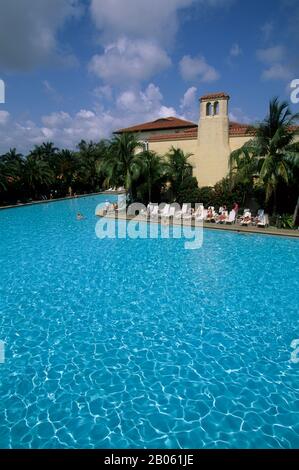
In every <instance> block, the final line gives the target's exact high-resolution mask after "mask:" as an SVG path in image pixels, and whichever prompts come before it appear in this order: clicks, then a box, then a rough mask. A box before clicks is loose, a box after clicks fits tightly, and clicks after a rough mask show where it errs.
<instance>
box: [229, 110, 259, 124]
mask: <svg viewBox="0 0 299 470" xmlns="http://www.w3.org/2000/svg"><path fill="white" fill-rule="evenodd" d="M229 120H230V121H233V122H240V123H244V124H249V123H252V122H254V121H257V118H253V117H250V116H248V115H247V114H245V113H244V111H243V110H242V109H241V108H238V107H235V108H233V109H232V110H231V111H230V113H229Z"/></svg>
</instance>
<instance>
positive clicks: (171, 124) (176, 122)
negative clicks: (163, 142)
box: [114, 116, 197, 134]
mask: <svg viewBox="0 0 299 470" xmlns="http://www.w3.org/2000/svg"><path fill="white" fill-rule="evenodd" d="M192 127H193V128H196V129H197V124H195V123H194V122H191V121H185V120H184V119H179V118H176V117H172V116H170V117H166V118H160V119H156V120H155V121H150V122H144V123H142V124H137V125H135V126H131V127H126V128H124V129H119V130H117V131H115V132H114V134H122V133H123V132H141V131H156V130H164V129H184V128H192Z"/></svg>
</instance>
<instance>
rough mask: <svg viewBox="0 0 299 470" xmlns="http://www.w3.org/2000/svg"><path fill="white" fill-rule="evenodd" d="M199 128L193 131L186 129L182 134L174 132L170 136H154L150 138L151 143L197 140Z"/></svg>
mask: <svg viewBox="0 0 299 470" xmlns="http://www.w3.org/2000/svg"><path fill="white" fill-rule="evenodd" d="M197 131H198V129H197V127H194V128H193V129H186V130H184V131H181V132H173V133H170V134H157V135H152V136H151V137H149V138H148V141H149V142H160V141H162V140H185V139H187V140H188V139H191V140H192V139H197Z"/></svg>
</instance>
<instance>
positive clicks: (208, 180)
mask: <svg viewBox="0 0 299 470" xmlns="http://www.w3.org/2000/svg"><path fill="white" fill-rule="evenodd" d="M228 101H229V95H227V94H226V93H213V94H209V95H205V96H202V97H201V98H200V119H199V126H198V136H197V148H198V151H197V164H196V177H197V180H198V184H199V186H214V185H215V183H217V181H219V180H221V179H222V178H224V177H225V176H226V175H227V173H228V168H229V155H230V147H229V119H228Z"/></svg>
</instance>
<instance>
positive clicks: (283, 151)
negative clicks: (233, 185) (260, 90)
mask: <svg viewBox="0 0 299 470" xmlns="http://www.w3.org/2000/svg"><path fill="white" fill-rule="evenodd" d="M298 118H299V114H292V113H291V110H290V108H289V105H288V103H287V102H285V101H284V102H279V100H278V98H274V99H272V100H271V101H270V105H269V113H268V115H267V117H266V118H265V119H264V121H263V122H261V123H260V124H259V125H258V126H257V127H256V129H255V131H256V133H255V137H254V138H253V139H251V140H249V141H248V142H246V143H245V144H244V145H243V146H242V147H241V148H240V149H238V150H235V151H234V152H232V154H231V157H230V162H231V172H232V174H233V175H234V176H233V179H234V181H235V182H237V181H239V182H240V180H242V179H243V181H244V180H245V181H247V182H248V181H249V180H250V179H251V180H252V181H253V184H255V185H256V186H260V187H263V188H264V189H265V194H266V202H268V201H269V200H270V198H271V197H272V198H273V212H274V213H276V209H277V189H278V187H279V186H280V185H283V184H288V183H289V180H290V178H292V173H293V171H294V167H295V166H296V165H298V155H299V153H298V145H297V144H295V143H294V137H295V132H296V128H295V127H294V123H295V121H296V120H297V119H298Z"/></svg>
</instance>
